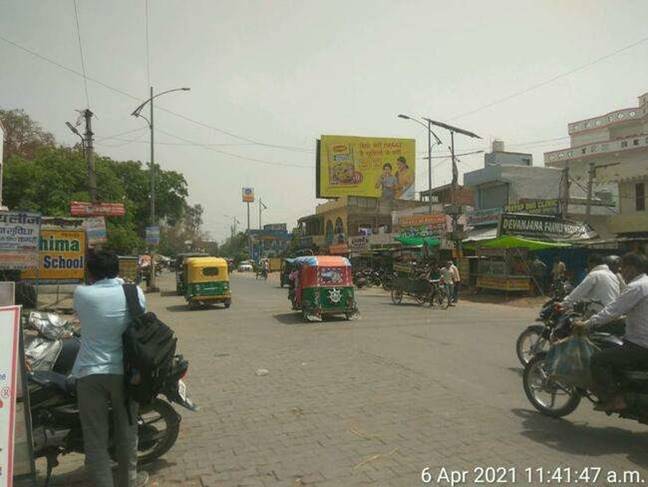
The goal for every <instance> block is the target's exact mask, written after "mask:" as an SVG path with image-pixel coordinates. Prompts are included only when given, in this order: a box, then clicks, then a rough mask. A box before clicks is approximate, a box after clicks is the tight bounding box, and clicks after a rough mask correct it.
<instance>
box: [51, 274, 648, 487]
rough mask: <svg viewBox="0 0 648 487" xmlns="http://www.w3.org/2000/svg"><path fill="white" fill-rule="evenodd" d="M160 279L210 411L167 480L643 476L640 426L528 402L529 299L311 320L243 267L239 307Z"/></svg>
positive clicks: (293, 482) (161, 471)
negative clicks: (524, 305) (584, 471)
mask: <svg viewBox="0 0 648 487" xmlns="http://www.w3.org/2000/svg"><path fill="white" fill-rule="evenodd" d="M161 285H162V287H163V289H164V290H168V291H169V292H167V293H163V294H162V296H159V295H158V296H155V295H154V296H151V297H149V303H150V305H151V307H152V308H153V309H154V310H155V311H156V312H157V313H158V314H159V316H160V317H161V318H162V319H163V320H164V321H166V322H168V323H169V324H171V325H172V326H173V327H174V329H175V330H176V332H177V334H178V335H179V337H180V347H181V351H182V352H183V353H184V354H185V355H186V356H187V357H188V358H189V359H190V360H191V369H190V372H189V376H188V378H187V382H188V386H189V391H190V393H191V395H192V397H193V398H194V399H195V401H196V402H197V403H198V404H199V405H200V406H201V407H202V409H201V411H200V412H198V413H195V414H192V413H189V412H186V413H185V412H184V411H183V416H184V419H183V423H182V429H181V435H180V438H179V440H178V443H177V444H176V446H175V447H174V449H173V450H172V451H171V452H170V453H168V454H167V455H166V456H165V458H163V459H162V460H160V461H159V462H157V463H156V464H155V465H153V466H152V467H151V468H150V473H151V476H152V478H153V479H154V483H157V485H183V486H194V485H195V486H212V485H213V486H216V485H224V486H237V485H245V486H275V485H277V486H279V485H283V486H291V487H296V486H302V485H318V486H319V485H326V486H350V485H380V486H383V485H388V486H414V485H423V484H422V482H421V477H420V474H421V470H422V469H423V468H425V467H430V470H431V472H432V473H433V475H435V476H436V475H437V474H438V473H439V472H440V471H441V469H442V468H444V467H446V468H448V469H455V470H458V469H462V470H468V471H469V473H468V475H467V476H466V484H467V485H471V484H473V480H474V478H473V474H472V472H473V469H474V468H475V467H478V466H482V467H500V466H505V467H515V468H517V479H516V480H517V484H524V483H526V482H525V481H524V479H525V478H526V473H525V471H524V469H525V468H534V469H535V468H538V467H542V468H544V469H548V468H554V467H557V466H563V467H572V468H583V467H600V468H601V469H602V472H607V471H608V470H614V471H617V472H621V471H623V470H635V469H636V470H639V471H641V473H642V475H643V476H644V478H646V479H648V470H647V469H648V434H647V433H646V428H645V427H644V426H642V425H639V424H637V423H634V422H631V421H627V420H619V419H615V418H607V417H606V416H605V415H602V414H600V413H594V412H593V411H592V410H591V406H590V405H588V404H586V403H583V404H581V407H580V408H579V409H578V410H577V411H576V412H575V413H573V414H572V415H571V416H569V417H568V418H567V419H565V420H551V419H548V418H544V417H542V416H540V415H538V414H536V413H535V412H534V411H533V410H532V408H531V406H530V404H528V402H527V400H526V398H525V396H524V393H523V391H522V388H521V370H520V368H519V366H518V362H517V359H516V357H515V353H514V342H515V339H516V337H517V335H518V334H519V332H520V331H521V329H522V327H523V325H524V324H526V323H528V322H530V321H531V320H532V318H533V316H534V313H535V311H534V310H525V309H519V308H511V307H505V306H499V305H491V304H476V303H460V306H458V307H457V308H450V309H448V310H445V311H443V310H434V309H429V308H427V307H425V308H421V307H419V306H417V305H415V304H413V303H412V304H403V305H400V306H395V305H392V304H391V303H390V302H389V298H388V297H387V295H384V294H382V293H381V292H377V291H360V292H359V293H358V295H359V305H360V309H361V313H362V319H361V320H360V321H355V322H346V321H332V322H325V323H321V324H307V323H303V322H302V321H301V320H300V318H299V316H298V315H297V314H294V313H292V312H291V311H290V308H289V305H288V301H287V299H286V291H285V290H282V289H280V288H279V287H278V286H277V285H276V283H274V282H270V281H268V282H263V281H256V280H254V278H250V277H249V276H245V277H243V276H240V275H235V276H233V278H232V287H233V292H234V294H235V300H234V303H233V305H232V307H231V308H230V309H229V310H224V309H216V308H212V309H207V310H202V311H188V310H187V308H186V306H185V305H184V302H183V299H182V298H181V297H178V296H174V295H172V294H171V293H170V290H171V288H172V286H173V282H172V276H166V277H165V278H164V279H162V282H161ZM261 368H263V369H267V370H268V371H269V373H268V374H267V375H263V376H259V375H257V374H256V371H257V370H258V369H261ZM77 458H78V457H77ZM76 461H78V460H76ZM69 465H71V464H69ZM67 470H73V469H71V468H69V467H68V469H67ZM79 470H80V469H79ZM61 471H62V472H63V471H65V468H63V469H62V470H61ZM77 473H78V472H77ZM74 474H75V473H74V472H72V473H71V474H69V475H66V474H64V475H61V476H59V478H58V480H59V481H60V482H64V481H66V480H70V479H72V478H73V476H74ZM601 476H602V474H601ZM506 478H507V479H508V480H511V477H510V474H508V476H507V477H506ZM534 478H535V479H536V482H534V483H535V484H536V485H538V484H539V482H538V481H537V476H536V477H534ZM553 483H556V482H555V481H554V482H553ZM565 483H566V482H565V478H563V485H564V484H565ZM581 484H582V482H581ZM597 485H603V483H602V482H601V481H600V479H599V483H598V484H597Z"/></svg>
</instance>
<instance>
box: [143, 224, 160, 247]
mask: <svg viewBox="0 0 648 487" xmlns="http://www.w3.org/2000/svg"><path fill="white" fill-rule="evenodd" d="M146 243H147V244H148V245H159V244H160V227H158V226H157V225H155V226H152V227H146Z"/></svg>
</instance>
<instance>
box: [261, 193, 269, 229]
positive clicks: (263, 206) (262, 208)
mask: <svg viewBox="0 0 648 487" xmlns="http://www.w3.org/2000/svg"><path fill="white" fill-rule="evenodd" d="M267 209H268V207H267V206H266V205H265V204H264V203H263V201H261V198H259V230H261V229H263V226H262V225H261V212H262V211H263V210H267Z"/></svg>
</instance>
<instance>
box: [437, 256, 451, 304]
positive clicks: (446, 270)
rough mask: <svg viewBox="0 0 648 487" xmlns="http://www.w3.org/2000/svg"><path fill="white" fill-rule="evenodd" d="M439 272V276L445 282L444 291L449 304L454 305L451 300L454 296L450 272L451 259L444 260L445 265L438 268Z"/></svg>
mask: <svg viewBox="0 0 648 487" xmlns="http://www.w3.org/2000/svg"><path fill="white" fill-rule="evenodd" d="M439 272H440V273H441V277H442V278H443V281H444V282H445V286H446V291H447V293H448V300H449V301H450V306H454V302H453V300H452V298H453V296H454V275H453V273H452V261H451V260H449V261H448V262H446V265H445V266H443V267H441V268H440V269H439Z"/></svg>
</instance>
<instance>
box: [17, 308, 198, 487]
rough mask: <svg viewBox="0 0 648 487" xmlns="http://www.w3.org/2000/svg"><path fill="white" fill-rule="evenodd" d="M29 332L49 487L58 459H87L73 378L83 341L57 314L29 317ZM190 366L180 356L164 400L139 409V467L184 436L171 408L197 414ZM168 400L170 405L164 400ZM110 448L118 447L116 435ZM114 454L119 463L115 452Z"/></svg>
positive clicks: (37, 426) (38, 451)
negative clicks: (189, 382) (189, 380)
mask: <svg viewBox="0 0 648 487" xmlns="http://www.w3.org/2000/svg"><path fill="white" fill-rule="evenodd" d="M25 328H26V329H28V330H32V331H36V332H37V335H36V336H34V335H33V334H27V336H26V337H25V357H26V361H27V366H28V369H29V370H30V372H29V374H28V386H29V394H30V412H31V417H32V436H33V442H34V455H35V457H36V458H41V457H45V458H46V459H47V478H46V481H45V485H46V486H47V485H48V483H49V480H50V478H51V475H52V470H53V469H54V467H56V466H57V465H58V456H59V455H61V454H63V455H65V454H68V453H72V452H76V453H83V451H84V449H83V434H82V430H81V421H80V418H79V410H78V407H77V399H76V386H75V380H74V378H73V377H70V375H69V374H70V372H71V371H72V367H73V365H74V361H75V360H76V356H77V354H78V352H79V346H80V340H79V335H78V334H77V333H75V332H74V330H73V326H72V324H71V323H70V322H68V321H66V320H64V319H62V318H61V317H60V316H59V315H56V314H54V313H37V312H33V313H30V315H29V317H28V319H27V321H26V323H25ZM188 368H189V363H188V362H187V361H186V360H184V358H183V357H182V355H176V356H175V357H174V360H173V364H172V367H171V370H170V372H169V374H168V375H167V379H166V381H165V383H164V385H163V387H162V391H161V395H160V396H158V397H157V398H156V399H154V400H153V402H152V403H151V404H149V405H147V406H145V407H140V410H139V412H138V415H137V418H134V419H135V420H136V421H137V425H138V462H139V463H140V464H146V463H149V462H151V461H153V460H155V459H157V458H159V457H160V456H162V455H164V454H165V453H166V452H168V451H169V450H170V449H171V448H172V447H173V445H174V444H175V442H176V440H177V438H178V433H179V431H180V420H181V419H182V418H181V416H180V415H179V414H178V413H177V412H176V410H175V409H174V408H173V406H171V403H176V404H179V405H180V406H182V407H184V408H186V409H189V410H190V411H196V410H197V407H196V406H195V404H194V403H193V402H192V401H191V399H189V397H188V395H187V388H186V385H185V384H184V382H183V381H182V379H183V377H184V376H185V375H186V373H187V370H188ZM163 397H164V398H166V400H165V399H163ZM110 434H111V437H110V444H111V445H113V438H112V431H111V433H110ZM110 454H111V456H113V459H114V457H115V451H114V447H113V446H111V449H110Z"/></svg>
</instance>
